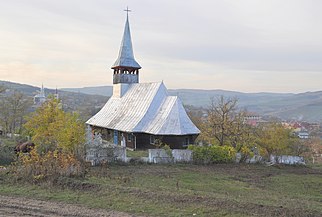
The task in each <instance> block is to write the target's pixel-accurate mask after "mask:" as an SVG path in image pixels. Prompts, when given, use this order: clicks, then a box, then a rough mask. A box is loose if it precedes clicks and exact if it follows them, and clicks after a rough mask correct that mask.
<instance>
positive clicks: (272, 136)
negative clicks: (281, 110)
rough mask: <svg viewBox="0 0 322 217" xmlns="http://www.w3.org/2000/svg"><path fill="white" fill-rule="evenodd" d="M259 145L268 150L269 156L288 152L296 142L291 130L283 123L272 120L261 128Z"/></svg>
mask: <svg viewBox="0 0 322 217" xmlns="http://www.w3.org/2000/svg"><path fill="white" fill-rule="evenodd" d="M257 142H258V145H259V146H260V147H262V148H263V149H265V150H266V153H267V155H268V156H271V155H278V154H283V153H287V152H288V151H289V148H290V147H291V146H292V145H293V143H294V142H296V138H295V137H294V136H293V135H292V133H291V130H290V129H287V128H285V127H284V126H283V125H282V124H281V123H278V122H271V123H269V124H265V125H264V126H262V127H261V128H260V133H259V137H258V140H257Z"/></svg>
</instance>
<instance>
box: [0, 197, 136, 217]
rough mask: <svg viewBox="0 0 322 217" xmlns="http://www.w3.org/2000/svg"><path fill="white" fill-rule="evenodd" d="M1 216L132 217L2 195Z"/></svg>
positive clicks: (120, 213) (0, 198) (0, 201)
mask: <svg viewBox="0 0 322 217" xmlns="http://www.w3.org/2000/svg"><path fill="white" fill-rule="evenodd" d="M0 216H6V217H12V216H37V217H52V216H80V217H92V216H109V217H121V216H122V217H123V216H124V217H130V216H133V215H129V214H127V213H122V212H114V211H106V210H100V209H90V208H85V207H81V206H76V205H71V204H65V203H59V202H48V201H41V200H34V199H27V198H23V197H8V196H1V195H0Z"/></svg>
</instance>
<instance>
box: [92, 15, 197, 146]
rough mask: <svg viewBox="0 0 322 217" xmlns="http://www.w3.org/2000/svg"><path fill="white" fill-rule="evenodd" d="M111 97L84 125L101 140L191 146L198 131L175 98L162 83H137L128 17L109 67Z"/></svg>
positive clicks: (121, 143) (137, 74)
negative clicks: (111, 83)
mask: <svg viewBox="0 0 322 217" xmlns="http://www.w3.org/2000/svg"><path fill="white" fill-rule="evenodd" d="M112 69H113V95H112V96H111V98H110V99H109V100H108V101H107V103H106V104H105V105H104V107H103V108H102V109H101V110H100V111H99V112H98V113H97V114H96V115H94V116H93V117H92V118H90V119H89V120H88V121H87V122H86V124H87V125H89V126H90V127H91V128H92V131H93V132H99V133H101V135H102V139H104V140H106V141H108V142H111V143H114V144H117V145H121V146H126V147H127V148H130V149H147V148H155V147H156V145H157V144H156V143H160V142H162V143H166V144H168V145H169V146H170V147H171V148H185V147H187V146H188V145H189V144H193V143H194V141H195V139H196V138H197V136H198V135H199V133H200V131H199V129H198V128H197V127H196V126H195V125H194V124H193V123H192V121H191V120H190V118H189V117H188V115H187V113H186V111H185V109H184V107H183V105H182V102H181V101H180V99H179V98H178V97H177V96H169V94H168V92H167V88H166V87H165V85H164V84H163V82H153V83H139V70H140V69H141V66H140V65H139V64H138V63H137V62H136V60H135V59H134V54H133V48H132V41H131V33H130V26H129V18H128V15H127V18H126V22H125V29H124V34H123V39H122V43H121V47H120V51H119V56H118V58H117V60H116V61H115V63H114V64H113V66H112Z"/></svg>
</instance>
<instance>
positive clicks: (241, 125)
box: [189, 96, 321, 160]
mask: <svg viewBox="0 0 322 217" xmlns="http://www.w3.org/2000/svg"><path fill="white" fill-rule="evenodd" d="M189 115H190V117H191V119H192V121H193V122H194V123H195V124H196V125H197V127H198V128H199V129H200V131H201V134H200V136H199V137H198V141H197V142H199V143H202V144H203V145H217V146H221V147H224V146H227V147H232V148H234V150H235V151H236V152H239V153H241V154H242V159H243V160H245V159H247V158H249V157H252V156H253V155H254V154H255V153H256V154H260V155H261V156H264V157H265V156H266V157H267V158H269V156H270V155H297V156H299V155H303V154H305V153H307V152H308V151H309V149H310V148H311V145H310V144H311V143H312V140H307V141H304V140H301V139H299V138H298V137H297V136H296V135H295V134H294V133H293V132H292V130H291V129H289V128H287V127H286V126H284V125H283V123H282V122H280V121H278V120H276V119H271V120H268V121H265V122H263V123H259V124H258V125H256V126H252V125H250V124H248V123H247V116H248V112H247V111H246V110H243V109H240V108H238V99H236V98H225V97H224V96H221V97H218V98H212V99H211V101H210V105H209V107H208V108H207V109H205V110H203V112H202V111H201V110H193V109H191V110H190V112H189ZM315 140H316V139H315ZM318 144H319V145H320V144H321V143H320V142H319V141H318Z"/></svg>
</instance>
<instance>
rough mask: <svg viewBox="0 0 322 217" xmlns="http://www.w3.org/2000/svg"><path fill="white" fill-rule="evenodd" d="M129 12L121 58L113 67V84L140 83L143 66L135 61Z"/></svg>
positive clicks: (120, 53)
mask: <svg viewBox="0 0 322 217" xmlns="http://www.w3.org/2000/svg"><path fill="white" fill-rule="evenodd" d="M125 11H126V12H127V16H126V22H125V28H124V33H123V39H122V43H121V47H120V51H119V56H118V58H117V60H116V61H115V63H114V64H113V66H112V69H114V75H113V83H114V84H118V83H128V84H129V83H138V82H139V69H141V66H140V65H139V64H138V63H137V62H136V60H135V59H134V54H133V47H132V40H131V32H130V24H129V15H128V12H129V11H130V10H129V9H128V8H127V9H126V10H125Z"/></svg>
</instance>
